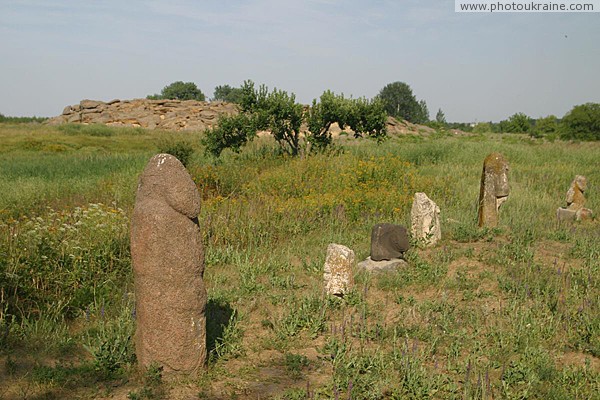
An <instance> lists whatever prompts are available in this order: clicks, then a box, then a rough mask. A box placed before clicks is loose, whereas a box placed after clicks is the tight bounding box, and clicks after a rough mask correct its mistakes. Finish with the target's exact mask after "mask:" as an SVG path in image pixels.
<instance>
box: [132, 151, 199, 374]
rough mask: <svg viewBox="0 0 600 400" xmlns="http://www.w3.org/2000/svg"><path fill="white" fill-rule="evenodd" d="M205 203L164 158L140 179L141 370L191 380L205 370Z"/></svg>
mask: <svg viewBox="0 0 600 400" xmlns="http://www.w3.org/2000/svg"><path fill="white" fill-rule="evenodd" d="M199 212H200V195H199V193H198V190H197V189H196V186H195V184H194V182H193V181H192V178H191V177H190V175H189V174H188V172H187V171H186V169H185V167H184V166H183V164H181V162H179V160H177V158H175V157H173V156H171V155H169V154H158V155H156V156H154V157H152V158H151V159H150V161H149V162H148V164H147V165H146V168H145V169H144V171H143V173H142V174H141V176H140V179H139V183H138V188H137V194H136V200H135V207H134V210H133V216H132V220H131V261H132V265H133V273H134V283H135V296H136V332H135V349H136V356H137V360H138V363H139V364H140V365H141V366H144V367H148V366H150V365H151V364H155V365H159V366H161V367H162V368H163V369H164V372H165V374H166V375H167V376H168V375H184V376H191V375H195V374H197V373H199V372H200V371H201V370H202V369H203V368H204V365H205V362H206V319H205V307H206V290H205V287H204V282H203V278H202V276H203V272H204V251H203V247H202V234H201V232H200V228H199V226H198V219H197V218H198V213H199Z"/></svg>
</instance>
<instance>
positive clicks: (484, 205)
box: [478, 153, 510, 228]
mask: <svg viewBox="0 0 600 400" xmlns="http://www.w3.org/2000/svg"><path fill="white" fill-rule="evenodd" d="M509 190H510V189H509V187H508V161H506V159H505V158H504V156H503V155H502V154H500V153H492V154H490V155H488V156H487V157H486V158H485V160H484V161H483V173H482V174H481V189H480V191H479V218H478V225H479V226H480V227H484V226H485V227H488V228H494V227H496V226H498V222H499V215H498V210H499V209H500V206H501V205H502V203H504V202H505V201H506V199H507V198H508V194H509Z"/></svg>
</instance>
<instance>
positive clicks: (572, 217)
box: [556, 207, 593, 222]
mask: <svg viewBox="0 0 600 400" xmlns="http://www.w3.org/2000/svg"><path fill="white" fill-rule="evenodd" d="M592 216H593V213H592V210H590V209H589V208H581V209H579V210H577V211H575V210H569V209H568V208H563V207H560V208H559V209H557V210H556V218H557V219H558V222H570V221H589V220H591V219H592Z"/></svg>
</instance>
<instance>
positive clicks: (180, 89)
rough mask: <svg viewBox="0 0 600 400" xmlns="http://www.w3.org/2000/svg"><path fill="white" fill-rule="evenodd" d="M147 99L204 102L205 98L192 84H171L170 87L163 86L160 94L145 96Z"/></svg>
mask: <svg viewBox="0 0 600 400" xmlns="http://www.w3.org/2000/svg"><path fill="white" fill-rule="evenodd" d="M147 98H148V99H151V100H158V99H171V100H198V101H205V100H206V97H205V96H204V93H202V91H201V90H200V89H198V87H197V86H196V84H195V83H194V82H182V81H177V82H173V83H171V84H170V85H167V86H165V87H164V88H163V89H162V91H161V92H160V94H154V95H150V96H147Z"/></svg>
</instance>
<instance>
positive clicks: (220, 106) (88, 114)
mask: <svg viewBox="0 0 600 400" xmlns="http://www.w3.org/2000/svg"><path fill="white" fill-rule="evenodd" d="M237 112H238V108H237V106H236V105H235V104H232V103H223V102H210V103H209V102H204V101H195V100H185V101H181V100H148V99H135V100H123V101H121V100H112V101H109V102H107V103H105V102H102V101H95V100H82V101H81V102H80V103H79V104H75V105H73V106H67V107H65V109H64V110H63V113H62V115H59V116H58V117H54V118H52V119H50V120H49V121H48V123H49V124H53V125H58V124H64V123H84V124H105V125H109V126H127V127H142V128H148V129H166V130H176V131H180V130H204V129H206V128H212V127H213V126H214V125H216V123H217V120H218V119H219V116H220V115H223V114H228V115H231V114H236V113H237Z"/></svg>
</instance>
